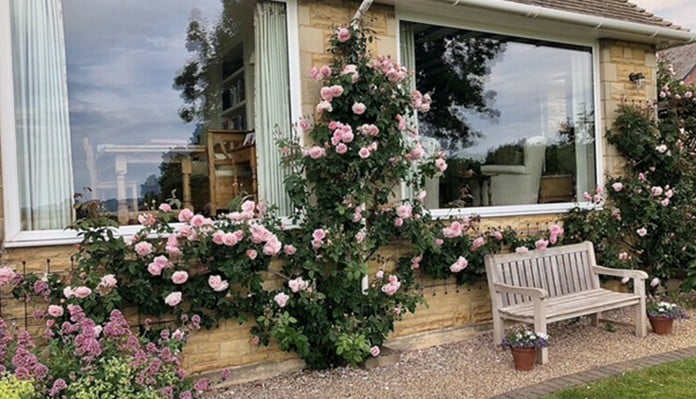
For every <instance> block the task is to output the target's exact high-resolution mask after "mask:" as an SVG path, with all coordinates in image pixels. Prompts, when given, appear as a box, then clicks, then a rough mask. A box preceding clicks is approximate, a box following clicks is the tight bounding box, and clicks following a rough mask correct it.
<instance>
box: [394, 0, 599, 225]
mask: <svg viewBox="0 0 696 399" xmlns="http://www.w3.org/2000/svg"><path fill="white" fill-rule="evenodd" d="M436 10H437V8H433V7H425V5H413V4H405V5H404V6H400V3H397V5H396V23H397V27H400V26H401V23H402V22H415V23H422V24H430V25H435V26H444V27H450V28H456V29H466V30H473V31H479V32H485V33H493V34H501V35H507V36H513V37H521V38H527V39H533V40H540V41H544V42H549V43H558V44H569V45H575V46H583V47H589V48H591V49H592V90H593V93H592V97H593V101H594V108H593V109H594V115H595V124H594V125H595V126H594V137H595V142H594V144H595V145H594V149H595V168H596V169H595V173H596V175H597V176H596V182H597V186H598V187H603V186H604V173H603V172H604V164H603V156H604V154H603V153H602V137H603V136H602V134H601V132H602V131H603V129H604V127H603V115H602V109H601V101H600V100H601V87H600V75H599V71H600V68H599V42H598V40H596V39H594V38H592V39H588V38H579V37H573V36H566V35H564V34H563V33H560V32H559V33H558V34H557V35H556V33H554V37H550V36H548V35H544V34H541V33H539V32H538V31H536V32H535V31H531V30H525V29H521V28H520V27H519V26H504V25H503V24H497V25H493V24H490V22H489V23H488V24H487V23H486V22H485V21H484V22H482V21H481V20H480V19H476V20H475V19H473V18H471V17H467V15H466V9H465V8H464V7H447V8H446V11H447V12H446V13H438V12H437V11H436ZM396 35H397V38H396V43H397V59H401V46H400V45H399V44H398V43H401V37H400V36H401V29H399V28H397V29H396ZM402 192H404V191H403V190H402ZM578 205H580V206H581V207H583V208H591V207H592V206H593V204H591V203H589V202H564V203H551V204H523V205H506V206H479V207H472V208H437V209H431V210H430V214H431V216H433V217H434V218H448V217H452V216H457V217H465V216H471V215H479V216H485V217H507V216H524V215H543V214H558V213H565V212H568V211H570V210H571V209H573V208H574V207H576V206H578Z"/></svg>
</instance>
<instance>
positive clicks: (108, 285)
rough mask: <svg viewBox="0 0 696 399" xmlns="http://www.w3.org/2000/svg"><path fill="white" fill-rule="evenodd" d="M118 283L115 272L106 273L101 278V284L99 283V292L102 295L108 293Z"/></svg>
mask: <svg viewBox="0 0 696 399" xmlns="http://www.w3.org/2000/svg"><path fill="white" fill-rule="evenodd" d="M117 284H118V281H117V280H116V276H114V275H113V274H106V275H104V276H103V277H102V278H101V280H100V281H99V284H97V292H99V295H101V296H104V295H108V294H109V293H110V292H111V290H113V289H114V288H115V287H116V285H117Z"/></svg>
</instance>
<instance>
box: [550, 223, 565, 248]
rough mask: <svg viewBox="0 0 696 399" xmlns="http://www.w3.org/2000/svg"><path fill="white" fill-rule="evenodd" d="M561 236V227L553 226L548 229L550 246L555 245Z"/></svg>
mask: <svg viewBox="0 0 696 399" xmlns="http://www.w3.org/2000/svg"><path fill="white" fill-rule="evenodd" d="M562 235H563V227H561V226H559V225H557V224H554V225H552V226H551V227H549V242H550V243H551V244H555V243H556V242H558V237H561V236H562Z"/></svg>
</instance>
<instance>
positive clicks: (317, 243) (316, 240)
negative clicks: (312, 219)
mask: <svg viewBox="0 0 696 399" xmlns="http://www.w3.org/2000/svg"><path fill="white" fill-rule="evenodd" d="M325 238H326V230H324V229H316V230H314V231H313V232H312V248H314V249H319V248H321V246H322V245H324V239H325Z"/></svg>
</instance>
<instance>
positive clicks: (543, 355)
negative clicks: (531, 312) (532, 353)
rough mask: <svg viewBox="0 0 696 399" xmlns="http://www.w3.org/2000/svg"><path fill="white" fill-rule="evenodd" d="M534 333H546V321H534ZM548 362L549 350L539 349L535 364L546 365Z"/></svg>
mask: <svg viewBox="0 0 696 399" xmlns="http://www.w3.org/2000/svg"><path fill="white" fill-rule="evenodd" d="M534 331H535V332H542V333H546V320H538V319H537V320H534ZM548 362H549V348H539V350H538V352H537V363H539V364H546V363H548Z"/></svg>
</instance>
